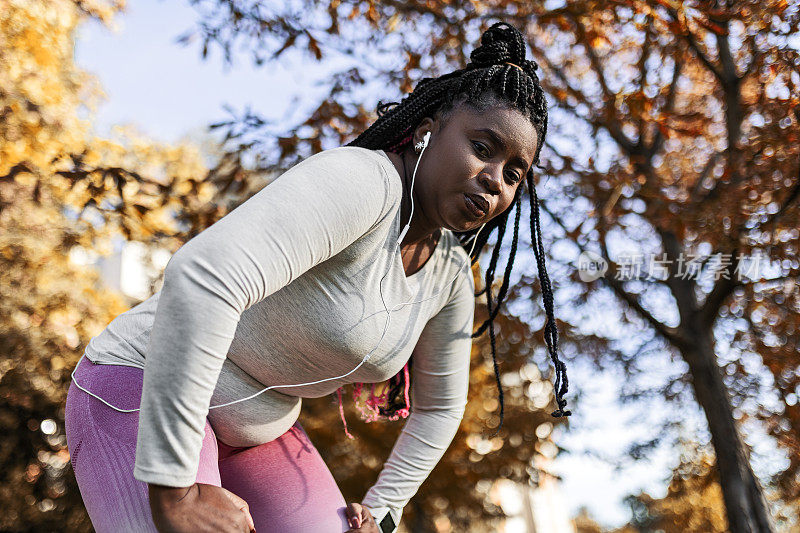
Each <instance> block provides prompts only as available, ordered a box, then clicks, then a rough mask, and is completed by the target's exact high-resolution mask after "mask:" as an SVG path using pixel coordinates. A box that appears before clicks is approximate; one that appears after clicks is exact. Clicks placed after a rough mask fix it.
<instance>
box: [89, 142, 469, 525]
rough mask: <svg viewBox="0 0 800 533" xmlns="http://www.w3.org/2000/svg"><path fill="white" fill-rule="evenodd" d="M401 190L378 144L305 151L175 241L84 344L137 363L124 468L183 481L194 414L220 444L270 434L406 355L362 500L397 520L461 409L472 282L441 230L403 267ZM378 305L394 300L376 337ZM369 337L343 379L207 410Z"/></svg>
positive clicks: (193, 456) (199, 432)
mask: <svg viewBox="0 0 800 533" xmlns="http://www.w3.org/2000/svg"><path fill="white" fill-rule="evenodd" d="M401 198H402V183H401V178H400V175H399V174H398V173H397V171H396V169H395V167H394V165H393V164H392V162H391V160H390V159H389V158H388V157H387V156H386V154H385V152H383V151H382V150H368V149H365V148H357V147H340V148H335V149H331V150H326V151H324V152H320V153H318V154H315V155H313V156H311V157H309V158H307V159H305V160H304V161H302V162H300V163H299V164H297V165H295V166H294V167H292V168H291V169H289V170H288V171H286V172H285V173H283V174H282V175H280V176H279V177H278V178H276V179H275V180H274V181H272V182H271V183H270V184H269V185H267V186H266V187H264V188H263V189H262V190H261V191H259V192H258V193H256V194H255V195H254V196H253V197H251V198H250V199H248V200H247V201H246V202H244V203H243V204H242V205H240V206H239V207H238V208H236V209H234V210H233V211H231V212H230V213H228V214H227V215H226V216H225V217H223V218H222V219H220V220H219V221H217V222H216V223H215V224H213V225H212V226H210V227H208V228H207V229H206V230H204V231H203V232H201V233H200V234H198V235H197V236H195V237H194V238H193V239H191V240H190V241H188V242H187V243H186V244H185V245H184V246H183V247H181V248H180V249H179V250H178V251H177V252H176V253H175V254H174V255H173V257H172V258H171V260H170V261H169V263H168V264H167V267H166V270H165V272H164V284H163V287H162V289H161V290H160V291H159V292H157V293H156V294H154V295H153V296H152V297H150V298H148V299H147V300H145V301H143V302H142V303H140V304H139V305H137V306H135V307H133V308H132V309H130V310H129V311H127V312H125V313H123V314H121V315H119V316H118V317H116V318H115V319H114V320H113V321H112V322H111V323H110V324H109V325H108V326H107V328H106V329H105V330H104V331H103V332H102V333H101V334H99V335H98V336H96V337H95V338H93V339H92V340H91V341H90V343H89V345H88V346H87V349H86V357H87V358H89V359H90V360H91V361H93V362H97V363H106V364H122V365H130V366H136V367H139V368H144V385H143V392H142V401H141V412H140V419H139V420H140V422H139V435H138V440H137V447H136V464H135V469H134V476H135V477H136V479H139V480H141V481H144V482H147V483H154V484H159V485H167V486H176V487H177V486H188V485H191V484H192V483H194V479H195V475H196V472H197V468H198V463H199V453H200V446H201V442H202V438H203V427H204V424H205V419H206V417H208V419H209V421H210V422H211V425H212V427H213V428H214V431H215V433H216V435H217V437H218V438H219V439H220V440H221V441H222V442H225V443H226V444H228V445H231V446H253V445H258V444H261V443H264V442H268V441H270V440H272V439H274V438H276V437H278V436H279V435H281V434H283V433H284V432H285V431H286V430H288V429H289V427H291V426H292V424H293V423H294V422H295V421H296V419H297V416H298V413H299V411H300V405H301V398H303V397H318V396H323V395H327V394H330V393H332V392H334V391H335V390H336V389H337V388H339V387H340V386H342V385H343V384H346V383H354V382H379V381H383V380H386V379H388V378H390V377H391V376H393V375H395V374H396V373H397V372H399V371H400V370H401V369H402V367H403V365H404V364H405V363H406V361H408V359H409V357H412V352H413V359H414V362H413V365H412V373H411V383H412V387H411V414H410V415H409V418H408V419H407V421H406V423H405V426H404V428H403V431H402V433H401V434H400V437H399V438H398V440H397V441H396V443H395V445H394V447H393V449H392V452H391V454H390V456H389V458H388V460H387V461H386V463H385V464H384V467H383V469H382V471H381V473H380V475H379V477H378V479H377V481H376V483H375V484H374V485H373V486H372V487H371V488H370V489H369V491H368V492H367V494H366V495H365V497H364V498H363V500H362V503H363V504H364V505H366V506H367V507H368V508H370V509H372V510H373V511H374V514H375V515H376V518H378V520H379V521H380V518H381V515H385V514H386V512H389V513H390V514H391V516H392V518H393V521H394V522H395V523H398V522H399V516H400V514H401V511H402V508H403V507H404V506H405V505H406V503H407V502H408V500H409V499H410V498H411V497H412V496H413V495H414V494H415V493H416V491H417V489H418V488H419V486H420V484H421V483H422V482H423V481H424V480H425V479H426V478H427V476H428V474H429V473H430V471H431V470H432V469H433V467H434V466H435V465H436V464H437V462H438V461H439V460H440V459H441V457H442V455H443V454H444V452H445V450H446V449H447V447H448V446H449V444H450V442H451V441H452V438H453V436H454V435H455V433H456V430H457V429H458V426H459V423H460V421H461V417H462V415H463V412H464V407H465V405H466V401H467V386H468V380H469V376H468V375H469V359H470V348H471V345H472V343H471V333H472V324H473V312H474V296H473V293H474V291H475V288H474V284H473V280H472V275H471V272H470V269H469V261H468V257H467V253H466V251H465V250H464V249H463V248H462V247H461V245H460V244H459V243H458V240H457V238H456V236H455V235H454V234H453V233H452V232H450V231H449V230H446V229H443V230H442V236H441V238H440V239H439V243H438V245H437V247H436V249H435V251H434V253H433V255H432V256H431V257H430V259H429V260H428V261H427V262H426V263H425V265H424V266H423V267H422V269H421V270H419V271H418V272H416V273H414V274H412V275H410V276H406V274H405V271H404V269H403V263H402V258H401V256H400V249H399V247H397V246H396V242H397V239H398V237H399V233H400V231H401V229H402V226H403V225H404V223H405V222H406V221H405V220H404V221H402V222H401V220H400V200H401ZM465 261H466V263H465ZM451 280H454V281H453V282H452V283H449V282H451ZM384 302H385V304H384ZM404 302H413V303H409V304H406V305H399V304H402V303H404ZM386 307H388V308H389V309H392V308H395V307H396V309H395V310H393V311H392V313H391V317H390V319H389V325H388V329H387V331H386V333H385V336H384V337H383V339H382V340H381V334H382V332H383V331H384V326H385V323H386V319H387V312H386V311H385V308H386ZM379 341H380V342H379ZM376 345H377V348H375V350H374V351H373V352H372V354H371V355H370V357H369V358H368V360H367V361H366V362H365V363H364V364H362V365H361V366H360V367H359V368H358V369H357V370H356V371H355V372H353V373H352V374H350V375H348V376H347V377H345V378H340V379H334V380H330V381H324V382H321V383H317V384H314V385H303V386H291V387H284V388H275V389H271V390H269V391H267V392H265V393H263V394H260V395H258V396H256V397H255V398H253V399H251V400H247V401H245V402H240V403H236V404H234V405H230V406H228V407H221V408H216V409H211V410H209V405H212V406H213V405H218V404H222V403H226V402H229V401H231V400H236V399H239V398H242V397H245V396H248V395H251V394H253V393H256V392H258V391H259V390H261V389H263V388H264V387H267V386H270V385H286V384H298V383H306V382H311V381H317V380H322V379H325V378H329V377H334V376H340V375H343V374H346V373H347V372H349V371H350V370H352V369H353V368H355V367H356V366H357V365H358V364H359V363H360V362H361V361H362V359H363V358H364V356H365V355H367V354H368V353H369V352H370V351H371V350H372V349H373V348H374V347H375V346H376ZM105 399H106V400H108V401H111V403H112V404H113V403H114V402H113V398H105Z"/></svg>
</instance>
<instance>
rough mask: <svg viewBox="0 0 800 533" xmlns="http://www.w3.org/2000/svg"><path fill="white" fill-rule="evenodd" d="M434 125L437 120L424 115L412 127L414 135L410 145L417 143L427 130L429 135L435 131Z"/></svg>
mask: <svg viewBox="0 0 800 533" xmlns="http://www.w3.org/2000/svg"><path fill="white" fill-rule="evenodd" d="M436 126H437V121H436V120H435V119H432V118H431V117H425V118H423V119H422V121H421V122H420V123H419V124H418V125H417V127H416V128H415V129H414V137H413V139H412V141H411V144H412V145H415V144H417V143H418V142H420V141H421V140H422V139H423V137H425V134H426V133H427V132H431V135H432V134H434V133H436Z"/></svg>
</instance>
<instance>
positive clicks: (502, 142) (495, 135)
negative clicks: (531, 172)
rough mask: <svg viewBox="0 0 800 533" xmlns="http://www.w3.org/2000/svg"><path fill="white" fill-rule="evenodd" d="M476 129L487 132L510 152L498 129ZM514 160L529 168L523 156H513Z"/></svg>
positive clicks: (502, 147) (503, 148)
mask: <svg viewBox="0 0 800 533" xmlns="http://www.w3.org/2000/svg"><path fill="white" fill-rule="evenodd" d="M475 131H480V132H482V133H485V134H486V135H488V136H489V137H491V138H492V141H494V142H495V144H497V145H498V146H499V147H500V148H501V149H502V150H503V151H505V152H508V145H507V144H506V142H505V141H504V140H503V138H502V137H501V136H500V134H499V133H497V132H496V131H494V130H493V129H491V128H478V129H476V130H475ZM512 162H516V163H517V164H519V165H520V166H521V167H522V168H524V169H527V168H528V166H529V165H528V164H527V162H526V161H525V160H524V159H522V158H521V157H514V158H512Z"/></svg>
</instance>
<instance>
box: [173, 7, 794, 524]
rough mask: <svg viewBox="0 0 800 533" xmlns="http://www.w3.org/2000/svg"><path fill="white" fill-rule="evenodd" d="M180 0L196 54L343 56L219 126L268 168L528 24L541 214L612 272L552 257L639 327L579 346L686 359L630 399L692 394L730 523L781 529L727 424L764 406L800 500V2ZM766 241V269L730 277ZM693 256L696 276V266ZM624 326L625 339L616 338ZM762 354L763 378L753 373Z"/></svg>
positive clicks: (341, 136)
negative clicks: (597, 273)
mask: <svg viewBox="0 0 800 533" xmlns="http://www.w3.org/2000/svg"><path fill="white" fill-rule="evenodd" d="M191 3H192V4H193V5H195V6H197V8H198V12H199V13H200V14H201V15H200V17H201V20H200V24H199V25H198V27H197V29H196V31H194V32H191V33H189V34H187V35H186V36H185V41H186V42H188V41H190V40H191V39H192V38H194V37H198V36H199V38H200V39H202V42H203V50H204V52H205V51H206V50H207V49H208V47H209V46H219V47H220V48H221V49H222V50H223V51H224V53H225V55H226V57H228V58H231V57H232V56H233V52H232V51H233V50H235V49H236V46H237V45H239V46H241V47H242V48H245V49H249V50H250V51H251V52H252V56H253V59H254V60H255V62H256V63H258V64H262V63H265V62H269V61H274V60H277V59H278V58H280V57H281V55H282V54H284V53H286V51H287V50H289V49H295V50H298V51H301V52H306V53H307V54H308V56H309V57H311V58H314V59H316V60H322V59H324V58H328V57H332V56H337V57H341V56H346V57H348V58H350V60H351V64H350V66H348V67H346V68H344V69H342V70H341V71H340V72H338V73H337V74H335V75H333V76H331V77H330V79H329V80H328V87H329V94H328V95H327V96H326V97H325V98H324V99H323V100H322V101H321V102H319V104H318V105H317V106H316V107H315V108H314V109H312V110H311V112H310V113H309V114H308V118H307V119H306V120H303V121H302V122H301V123H299V124H298V126H297V127H295V128H289V129H288V131H284V132H283V133H282V134H279V132H277V131H276V130H275V128H274V127H273V126H272V125H270V124H268V123H267V122H266V121H264V120H261V119H259V117H258V116H257V114H254V113H252V112H249V111H248V112H247V113H246V114H245V116H242V117H237V116H233V117H231V118H230V119H229V120H226V121H224V122H221V123H220V124H218V126H219V127H223V128H226V129H227V130H228V132H229V133H231V135H230V136H229V141H230V144H229V146H230V151H231V153H236V154H238V153H241V152H243V151H244V152H246V151H251V150H255V151H256V152H259V153H265V152H266V153H269V152H270V151H271V150H274V151H275V153H277V154H278V155H279V157H277V159H276V162H273V161H270V160H269V159H263V161H265V163H264V164H265V165H266V166H267V167H276V168H277V167H280V166H281V165H285V164H290V163H291V162H292V161H294V160H296V159H297V158H300V157H302V156H303V155H305V154H307V153H309V152H313V151H316V150H319V149H320V148H322V147H326V146H330V145H335V144H341V143H342V142H344V141H346V140H347V139H349V138H350V137H351V136H352V135H353V133H354V132H356V131H358V130H360V129H361V128H362V127H363V126H364V125H365V123H366V117H367V113H366V112H365V106H364V102H363V100H362V97H361V96H360V95H361V94H363V92H364V90H366V89H370V88H374V87H382V88H383V89H382V91H381V92H382V93H385V90H386V89H385V87H398V89H399V91H408V90H409V89H410V88H411V87H412V85H413V82H414V81H416V80H418V79H420V78H421V77H423V76H429V75H436V74H439V73H441V72H444V71H447V70H450V69H452V68H453V67H460V66H463V65H465V64H466V57H467V53H468V52H469V51H470V50H471V48H472V47H473V46H474V43H475V42H476V39H477V36H478V35H479V33H480V31H482V30H483V29H485V28H486V27H488V25H489V24H490V23H492V22H494V21H495V20H498V19H500V20H506V21H508V22H511V23H514V24H516V25H517V27H518V28H521V29H523V30H524V31H525V32H526V33H527V35H528V36H529V41H530V43H531V45H532V53H533V55H534V57H535V59H536V60H537V61H538V62H539V64H540V65H541V66H542V76H541V79H542V81H543V83H544V86H545V88H546V90H547V91H548V93H549V95H550V97H551V101H552V102H553V109H552V110H551V116H552V120H553V124H552V125H551V128H550V130H549V131H551V133H550V134H549V135H548V142H547V151H546V152H545V159H546V165H547V168H548V173H549V174H553V175H557V176H558V181H557V183H556V184H555V186H556V187H558V188H559V189H560V190H559V191H558V193H557V194H553V195H552V196H551V197H548V198H547V199H546V200H545V201H544V202H543V204H544V206H543V209H544V210H545V212H546V213H547V214H548V215H549V219H550V227H551V228H552V230H553V231H555V230H557V229H560V231H559V232H558V234H557V235H556V238H559V239H562V240H565V241H568V242H571V243H573V248H574V249H575V250H576V251H592V252H594V253H596V254H597V255H598V256H599V257H600V258H602V259H603V260H604V261H605V262H606V264H607V265H608V266H609V267H610V268H611V273H612V274H614V275H607V276H601V277H600V278H599V279H595V280H594V281H583V280H581V279H580V277H579V273H578V271H577V269H575V268H569V267H570V265H559V266H563V267H564V269H565V270H567V269H569V271H570V272H571V274H570V281H571V283H565V288H566V287H568V288H569V290H570V291H576V289H577V294H576V295H575V296H574V297H573V298H572V299H571V303H572V304H574V306H572V307H573V308H575V309H577V311H576V313H575V314H576V315H578V313H583V314H586V313H587V312H591V308H592V306H593V304H592V303H591V299H593V298H597V297H598V296H600V295H608V294H611V295H613V296H614V297H615V299H616V302H617V304H616V307H610V309H609V313H608V315H609V316H613V315H614V311H615V310H618V309H620V307H621V312H622V320H621V322H622V324H621V325H622V326H624V327H626V328H627V329H628V330H629V331H635V332H637V334H636V335H632V336H630V337H627V338H624V339H607V343H606V344H607V345H610V346H611V349H609V350H607V351H605V352H604V353H603V352H599V351H597V350H594V349H593V346H591V345H589V346H582V347H581V348H582V350H581V351H582V352H584V353H589V354H590V355H595V354H597V355H596V359H595V363H596V364H597V365H598V367H599V368H602V367H604V366H607V365H609V364H617V365H621V366H622V367H623V368H624V369H625V371H626V372H628V374H629V375H630V376H631V377H633V376H636V375H640V374H642V373H643V372H645V371H644V370H643V368H644V366H643V365H642V359H643V357H642V356H644V355H649V354H652V353H655V354H657V355H658V356H659V357H661V358H662V359H666V358H669V360H671V361H679V362H680V363H681V365H682V366H681V368H683V370H682V371H681V372H679V373H678V375H677V376H674V377H670V378H668V379H667V381H666V382H665V383H662V384H660V385H656V386H653V385H652V384H650V385H648V386H647V387H643V386H642V385H641V384H640V383H639V381H638V380H630V382H629V383H628V385H627V386H626V390H624V391H623V392H624V394H623V399H627V400H632V399H639V398H643V397H647V396H651V397H652V396H655V395H657V396H659V397H663V398H665V399H666V400H667V401H669V402H672V403H673V405H676V406H681V405H687V404H688V403H689V402H691V401H696V402H697V404H698V405H699V407H700V408H701V409H702V411H703V413H704V414H705V418H706V421H707V423H708V429H709V432H710V435H711V442H712V444H713V447H714V451H715V457H716V462H715V465H716V466H715V467H716V468H717V471H718V473H719V476H720V486H721V489H722V497H723V500H724V502H725V508H726V513H727V519H728V522H729V527H730V530H731V531H733V532H735V533H738V532H750V531H772V529H773V526H772V525H771V519H770V511H769V509H768V506H767V504H766V502H765V499H764V496H763V491H762V487H761V484H760V482H759V481H758V479H757V478H756V477H755V475H754V473H753V471H752V468H751V466H750V459H749V450H748V448H747V446H746V445H745V443H744V442H743V441H742V439H741V436H740V430H739V428H738V427H737V423H739V424H741V423H742V422H744V421H745V420H751V421H760V422H761V423H762V425H763V426H764V427H765V428H766V429H767V430H768V431H769V432H770V434H771V435H772V436H773V437H774V438H775V441H776V442H777V443H778V445H779V446H781V447H782V448H783V449H784V450H785V451H786V452H787V454H788V455H789V456H790V457H791V465H790V466H789V468H788V469H786V470H785V471H783V472H781V473H779V474H778V475H776V476H775V479H774V480H772V482H774V483H775V484H776V485H777V486H779V487H780V489H781V491H782V497H783V499H784V500H785V501H796V500H797V499H798V491H800V488H798V487H800V483H798V479H800V463H799V462H798V457H800V453H798V451H799V449H798V444H799V443H798V440H797V437H796V435H798V434H800V427H798V422H799V421H800V420H799V419H798V416H800V405H798V401H797V395H796V392H793V391H796V388H797V386H798V384H800V371H798V356H797V347H798V331H800V327H798V326H799V324H798V317H800V305H799V304H798V291H797V285H796V283H795V281H796V278H797V275H798V268H799V267H800V265H798V264H797V260H796V254H797V249H798V239H800V233H798V231H797V227H798V209H797V199H798V194H799V193H800V181H799V180H798V179H797V177H798V165H797V160H798V151H799V150H800V144H799V143H798V142H797V140H798V123H800V108H798V90H797V89H798V84H800V80H798V78H797V74H796V72H797V66H798V64H800V57H798V53H797V50H796V49H795V48H793V47H792V46H790V42H789V37H790V36H791V35H792V34H796V33H797V31H798V16H797V12H796V9H794V8H791V7H790V6H789V5H788V4H787V3H786V2H783V1H780V0H774V1H773V0H771V1H767V2H753V1H748V2H736V3H732V2H721V1H716V2H713V1H712V2H707V1H701V0H694V1H689V2H666V1H663V0H641V1H632V2H595V1H578V0H566V1H564V2H562V3H561V4H560V6H559V7H556V8H552V9H548V8H546V7H545V5H543V4H538V3H527V2H513V1H496V2H457V3H452V2H437V1H428V2H425V3H398V2H382V3H378V2H374V1H371V0H364V1H359V0H352V1H340V0H337V1H332V2H327V3H324V4H319V3H310V2H300V1H298V2H294V3H289V4H286V5H282V6H278V7H266V6H264V5H262V4H261V3H259V2H254V1H242V2H235V3H234V2H228V1H224V0H192V2H191ZM400 96H401V95H400V94H399V92H398V93H395V94H394V95H392V94H385V97H397V98H399V97H400ZM273 138H275V139H276V140H275V141H272V140H271V139H273ZM576 139H577V142H576ZM267 161H269V162H267ZM620 240H624V241H627V242H632V243H635V244H637V245H638V246H639V247H640V249H641V250H644V251H647V252H650V253H651V257H658V258H659V259H660V260H661V261H662V264H664V265H665V266H666V270H665V271H664V273H665V274H666V275H665V276H663V275H662V276H651V277H649V278H642V279H625V277H624V276H620V277H617V276H616V274H615V272H614V271H615V270H616V272H624V269H623V268H620V267H623V266H624V264H623V262H624V261H625V257H623V254H621V253H620V252H619V251H618V250H616V249H615V248H614V246H615V245H617V244H619V242H620ZM758 253H760V254H761V256H762V257H764V258H766V260H767V261H768V262H769V264H770V265H771V266H772V267H773V269H774V270H775V272H771V271H769V270H767V269H762V270H759V271H757V272H755V273H751V275H740V274H741V273H742V272H743V271H745V270H746V269H748V268H750V267H752V265H753V262H754V260H755V257H757V256H756V254H758ZM690 254H691V255H692V257H693V258H695V259H696V260H695V261H693V262H692V261H687V258H688V256H689V255H690ZM689 263H692V264H693V265H694V266H693V267H691V268H697V269H698V270H697V272H699V274H702V275H695V271H692V272H690V273H691V274H692V275H687V271H686V268H687V265H688V264H689ZM552 264H553V261H551V265H552ZM556 264H557V263H556ZM709 275H710V276H712V279H711V280H708V279H707V277H708V276H709ZM533 294H534V295H535V294H536V292H535V291H534V293H533ZM572 294H575V293H574V292H572ZM509 307H510V304H509ZM587 307H588V308H589V309H587ZM562 318H563V315H562ZM632 340H633V341H636V346H634V347H632V348H631V347H630V346H625V345H624V343H627V344H630V343H631V341H632ZM623 341H624V342H623ZM591 342H592V343H596V342H597V340H596V339H592V340H591ZM744 359H748V361H752V362H753V365H750V368H748V367H747V366H746V365H745V364H744V363H743V360H744ZM759 367H760V369H762V370H765V371H766V372H767V373H769V374H770V375H771V376H772V379H773V383H768V382H767V383H765V382H763V381H762V380H761V379H760V378H759V374H760V372H759ZM692 396H693V398H692ZM776 396H777V400H775V401H770V400H769V398H770V397H771V398H773V399H774V398H775V397H776ZM775 404H776V405H775ZM680 412H681V411H680V409H676V410H675V413H676V415H678V416H677V417H676V418H679V414H680ZM678 423H679V420H671V421H668V422H667V423H666V424H665V429H669V428H670V427H671V426H674V425H677V424H678ZM673 434H674V432H673ZM666 435H669V432H665V433H664V434H663V435H657V434H656V435H654V436H653V438H652V439H651V440H650V442H647V443H643V444H642V445H641V446H638V447H637V450H636V451H638V453H641V452H642V451H643V450H646V449H647V448H648V447H652V446H654V445H655V444H657V443H658V442H660V441H661V440H662V439H663V438H665V436H666Z"/></svg>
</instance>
